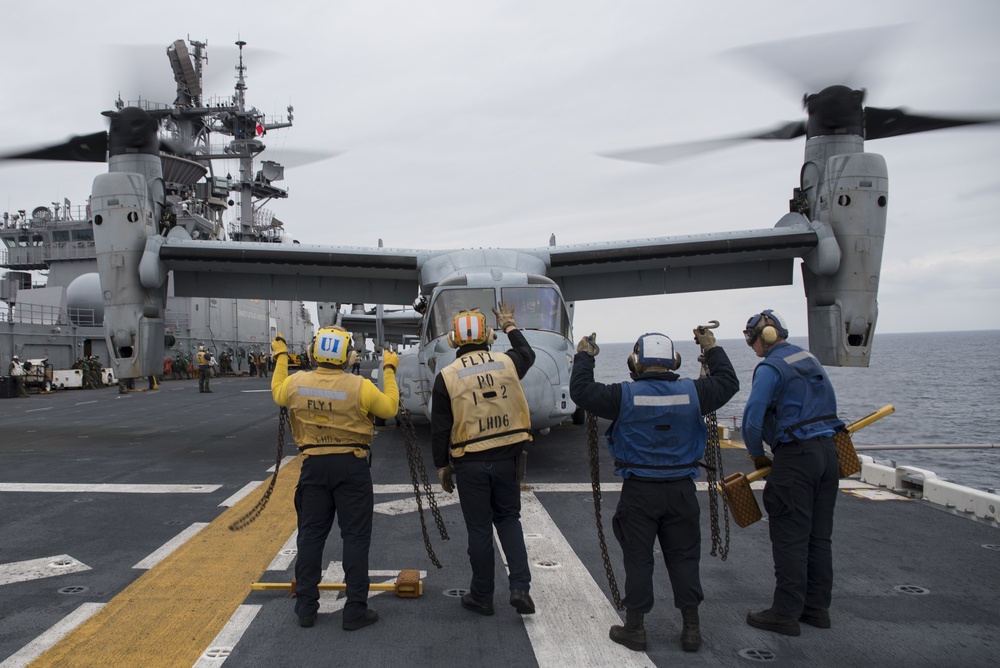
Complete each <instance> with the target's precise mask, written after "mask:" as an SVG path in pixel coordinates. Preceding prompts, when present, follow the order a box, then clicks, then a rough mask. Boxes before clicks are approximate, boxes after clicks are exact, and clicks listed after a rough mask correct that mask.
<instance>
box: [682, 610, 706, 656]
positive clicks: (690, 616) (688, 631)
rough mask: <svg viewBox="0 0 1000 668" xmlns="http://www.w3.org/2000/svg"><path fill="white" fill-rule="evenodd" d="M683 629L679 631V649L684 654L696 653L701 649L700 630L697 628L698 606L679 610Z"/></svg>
mask: <svg viewBox="0 0 1000 668" xmlns="http://www.w3.org/2000/svg"><path fill="white" fill-rule="evenodd" d="M681 616H682V617H683V618H684V628H683V629H681V648H682V649H683V650H684V651H685V652H697V651H698V648H699V647H701V629H700V628H699V627H698V606H691V607H690V608H684V609H683V610H681Z"/></svg>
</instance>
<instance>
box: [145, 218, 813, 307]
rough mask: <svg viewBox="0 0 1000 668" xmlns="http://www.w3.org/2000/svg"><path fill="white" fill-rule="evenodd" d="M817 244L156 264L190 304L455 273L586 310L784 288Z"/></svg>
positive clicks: (180, 254) (673, 243)
mask: <svg viewBox="0 0 1000 668" xmlns="http://www.w3.org/2000/svg"><path fill="white" fill-rule="evenodd" d="M817 243H818V239H817V234H816V232H815V231H814V230H813V229H812V228H810V227H809V226H808V225H806V224H798V223H796V224H790V225H785V226H782V227H775V228H769V229H761V230H745V231H739V232H719V233H708V234H694V235H685V236H676V237H655V238H650V239H632V240H628V241H612V242H604V243H592V244H575V245H569V246H547V247H542V248H533V249H520V250H515V249H506V250H505V249H487V250H483V249H477V250H472V249H470V250H451V251H444V250H400V249H390V248H360V247H350V246H321V245H307V244H302V245H298V244H296V245H290V244H270V243H246V242H239V243H234V242H225V241H195V240H190V239H179V238H168V239H167V240H166V241H165V242H164V243H163V244H162V245H161V246H160V248H159V259H160V260H161V261H162V262H163V263H164V264H165V265H166V267H167V268H168V269H171V270H173V275H174V294H176V295H178V296H186V297H208V296H211V297H230V298H241V299H279V300H304V301H323V302H353V303H366V304H400V305H409V304H411V303H412V302H413V299H414V298H415V297H416V296H417V294H418V293H419V292H420V289H421V282H423V283H424V286H423V287H424V288H427V287H428V286H431V285H434V284H436V283H437V282H438V281H440V280H442V279H444V278H446V277H447V276H449V275H452V274H454V273H462V272H463V270H465V271H469V270H472V269H473V268H475V269H476V270H478V271H484V270H489V267H491V266H492V267H508V268H512V269H515V270H518V271H527V272H528V273H542V272H544V273H545V274H546V275H547V276H548V277H549V278H551V279H552V280H554V281H555V282H556V283H557V284H558V285H559V287H560V289H561V290H562V293H563V296H564V298H565V299H566V300H567V301H582V300H585V299H608V298H616V297H631V296H639V295H656V294H670V293H682V292H701V291H705V290H725V289H730V288H749V287H761V286H769V285H790V284H791V283H792V269H793V265H794V260H795V258H798V257H803V256H805V255H807V254H808V253H810V252H811V251H812V250H813V249H814V248H815V247H816V246H817ZM519 258H521V259H519ZM523 258H531V262H527V263H526V262H525V261H524V260H523ZM532 265H536V266H532ZM421 273H423V274H424V275H423V276H422V275H421ZM425 291H426V290H425Z"/></svg>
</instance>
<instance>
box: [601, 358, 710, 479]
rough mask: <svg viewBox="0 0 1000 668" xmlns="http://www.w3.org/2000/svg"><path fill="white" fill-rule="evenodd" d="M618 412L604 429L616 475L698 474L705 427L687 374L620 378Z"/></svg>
mask: <svg viewBox="0 0 1000 668" xmlns="http://www.w3.org/2000/svg"><path fill="white" fill-rule="evenodd" d="M621 388H622V401H621V406H620V408H619V411H618V418H617V419H616V420H615V421H614V422H612V423H611V426H610V427H609V428H608V431H607V432H606V433H605V436H607V439H608V450H609V451H610V452H611V455H612V456H613V457H614V459H615V475H618V476H621V477H623V478H627V477H629V476H630V475H637V476H641V477H643V478H660V479H671V478H697V477H698V460H699V459H701V457H702V456H703V455H704V454H705V443H706V440H707V438H708V428H707V427H706V426H705V421H704V420H703V419H702V417H701V403H700V402H699V401H698V393H697V391H695V387H694V381H693V380H691V379H690V378H680V379H678V380H656V379H643V380H638V381H635V382H632V383H622V385H621Z"/></svg>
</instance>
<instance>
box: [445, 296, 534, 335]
mask: <svg viewBox="0 0 1000 668" xmlns="http://www.w3.org/2000/svg"><path fill="white" fill-rule="evenodd" d="M496 303H497V298H496V291H495V290H493V288H451V289H442V290H441V291H439V292H438V294H437V297H436V298H435V299H434V303H433V304H431V311H430V314H429V316H430V320H429V321H428V325H427V336H428V338H429V339H436V338H437V337H439V336H444V335H445V334H447V333H448V332H449V331H451V325H452V322H454V319H455V316H456V315H457V314H458V313H460V312H461V311H468V310H471V309H474V308H478V309H479V310H480V311H481V312H482V313H484V314H486V322H487V323H488V324H490V325H491V326H492V325H494V324H495V321H496V318H494V316H493V308H494V307H495V306H496ZM514 317H515V318H516V317H517V315H516V314H515V316H514Z"/></svg>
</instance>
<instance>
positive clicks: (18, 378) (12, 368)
mask: <svg viewBox="0 0 1000 668" xmlns="http://www.w3.org/2000/svg"><path fill="white" fill-rule="evenodd" d="M7 373H9V374H10V375H11V377H12V378H13V379H14V384H15V385H17V396H19V397H26V396H28V390H27V389H26V388H25V387H24V366H23V365H22V364H21V358H20V357H18V356H17V355H14V357H12V358H11V360H10V365H9V367H8V368H7Z"/></svg>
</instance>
